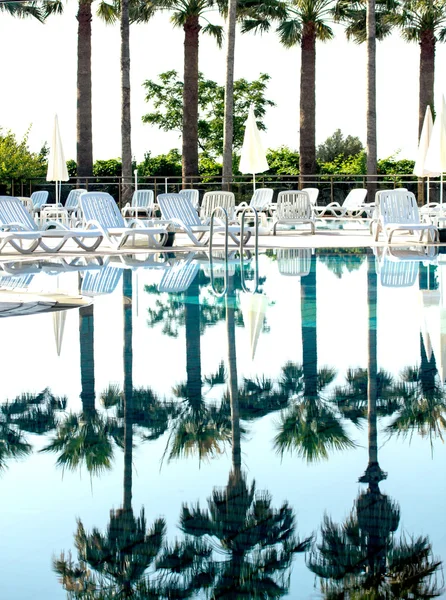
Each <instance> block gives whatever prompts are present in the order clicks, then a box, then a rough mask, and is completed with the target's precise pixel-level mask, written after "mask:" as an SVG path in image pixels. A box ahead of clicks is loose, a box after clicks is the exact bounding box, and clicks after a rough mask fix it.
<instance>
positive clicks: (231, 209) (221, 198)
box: [200, 191, 235, 224]
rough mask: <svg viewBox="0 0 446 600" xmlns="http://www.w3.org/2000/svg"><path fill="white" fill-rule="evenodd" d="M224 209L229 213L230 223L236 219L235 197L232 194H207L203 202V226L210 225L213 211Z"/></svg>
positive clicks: (219, 192) (218, 192)
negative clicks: (218, 208)
mask: <svg viewBox="0 0 446 600" xmlns="http://www.w3.org/2000/svg"><path fill="white" fill-rule="evenodd" d="M217 207H220V208H224V209H225V210H226V211H227V213H228V218H229V220H230V221H234V218H235V196H234V194H233V193H232V192H221V191H216V192H206V193H205V194H204V196H203V199H202V201H201V207H200V219H201V221H202V222H203V224H206V223H209V222H210V219H211V215H212V211H213V210H214V209H215V208H217Z"/></svg>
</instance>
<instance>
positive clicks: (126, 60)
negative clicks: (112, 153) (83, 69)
mask: <svg viewBox="0 0 446 600" xmlns="http://www.w3.org/2000/svg"><path fill="white" fill-rule="evenodd" d="M121 94H122V98H121V145H122V148H121V152H122V194H121V201H122V205H124V204H126V203H127V202H130V201H131V198H132V141H131V115H130V24H129V0H121Z"/></svg>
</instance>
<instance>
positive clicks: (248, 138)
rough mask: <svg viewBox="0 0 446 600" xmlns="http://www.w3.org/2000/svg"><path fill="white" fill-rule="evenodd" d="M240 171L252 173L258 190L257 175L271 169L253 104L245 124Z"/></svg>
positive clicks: (254, 184)
mask: <svg viewBox="0 0 446 600" xmlns="http://www.w3.org/2000/svg"><path fill="white" fill-rule="evenodd" d="M239 169H240V171H241V172H242V173H252V176H253V186H254V190H255V189H256V177H255V174H256V173H263V172H264V171H267V170H268V169H269V165H268V161H267V160H266V155H265V150H264V149H263V145H262V140H261V139H260V132H259V130H258V128H257V123H256V118H255V115H254V106H253V105H252V104H251V106H250V107H249V113H248V118H247V119H246V123H245V136H244V138H243V146H242V152H241V156H240V166H239Z"/></svg>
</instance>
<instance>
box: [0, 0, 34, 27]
mask: <svg viewBox="0 0 446 600" xmlns="http://www.w3.org/2000/svg"><path fill="white" fill-rule="evenodd" d="M1 12H5V13H8V14H9V15H11V16H12V17H19V18H21V19H23V18H25V17H34V18H35V19H37V20H38V21H40V22H41V23H43V21H44V18H45V16H44V13H43V11H42V7H40V6H36V4H35V3H34V2H20V0H19V1H15V2H14V1H13V2H0V13H1Z"/></svg>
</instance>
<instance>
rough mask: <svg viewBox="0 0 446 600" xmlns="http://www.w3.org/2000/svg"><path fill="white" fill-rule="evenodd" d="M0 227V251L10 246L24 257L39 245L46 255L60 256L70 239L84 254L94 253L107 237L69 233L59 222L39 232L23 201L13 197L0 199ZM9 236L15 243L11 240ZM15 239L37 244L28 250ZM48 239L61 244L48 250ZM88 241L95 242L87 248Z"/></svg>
mask: <svg viewBox="0 0 446 600" xmlns="http://www.w3.org/2000/svg"><path fill="white" fill-rule="evenodd" d="M0 227H1V229H2V230H3V231H2V232H1V235H0V242H1V243H0V249H1V248H2V247H3V246H4V244H5V243H7V242H9V243H10V244H11V245H12V246H13V247H14V248H15V249H16V250H18V251H19V252H22V253H29V252H31V251H33V250H34V249H35V248H36V247H37V246H38V245H39V244H40V246H41V248H42V249H43V250H45V252H58V251H59V250H60V249H61V248H62V246H64V245H65V243H66V242H67V241H68V240H70V239H72V240H74V241H75V242H76V244H77V245H78V246H79V247H80V248H82V249H83V250H87V251H93V250H96V248H97V247H98V246H99V244H100V243H101V241H102V237H103V236H102V235H101V233H100V232H99V231H85V230H83V229H68V228H67V227H65V226H63V225H62V224H61V223H58V222H56V221H47V222H46V223H45V229H39V228H38V226H37V224H36V222H35V221H34V219H32V217H31V215H30V214H29V212H28V211H27V210H26V208H25V207H24V206H23V204H22V203H21V202H20V200H19V199H18V198H14V197H11V196H0ZM48 227H52V229H47V228H48ZM7 236H9V237H11V238H12V239H7ZM15 238H17V239H18V240H20V239H23V240H33V243H32V245H31V246H30V247H29V248H27V249H24V248H21V246H20V245H19V244H17V242H16V240H15ZM5 239H6V241H5ZM44 239H45V240H48V239H56V240H59V243H58V244H57V245H56V246H55V247H52V248H51V247H49V246H47V244H46V243H45V242H44ZM85 239H92V240H93V243H92V245H86V244H85V243H84V240H85Z"/></svg>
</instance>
